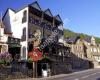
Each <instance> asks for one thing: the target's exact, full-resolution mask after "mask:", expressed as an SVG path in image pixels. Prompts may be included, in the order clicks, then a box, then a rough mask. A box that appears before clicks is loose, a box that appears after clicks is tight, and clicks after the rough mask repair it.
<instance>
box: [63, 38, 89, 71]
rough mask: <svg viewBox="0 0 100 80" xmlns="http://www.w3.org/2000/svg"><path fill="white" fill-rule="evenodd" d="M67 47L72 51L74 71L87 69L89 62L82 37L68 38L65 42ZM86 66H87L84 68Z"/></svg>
mask: <svg viewBox="0 0 100 80" xmlns="http://www.w3.org/2000/svg"><path fill="white" fill-rule="evenodd" d="M65 44H66V46H68V47H70V48H71V49H70V50H71V51H70V52H71V64H72V68H73V69H87V68H89V67H88V66H89V65H88V60H87V54H86V48H85V46H84V42H83V40H82V39H81V38H80V36H76V37H71V38H67V39H66V40H65ZM84 65H85V66H84Z"/></svg>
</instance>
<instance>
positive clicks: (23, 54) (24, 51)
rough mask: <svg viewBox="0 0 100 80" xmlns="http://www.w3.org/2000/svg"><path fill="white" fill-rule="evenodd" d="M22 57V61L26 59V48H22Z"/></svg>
mask: <svg viewBox="0 0 100 80" xmlns="http://www.w3.org/2000/svg"><path fill="white" fill-rule="evenodd" d="M22 57H23V59H25V58H26V47H25V46H24V47H23V48H22Z"/></svg>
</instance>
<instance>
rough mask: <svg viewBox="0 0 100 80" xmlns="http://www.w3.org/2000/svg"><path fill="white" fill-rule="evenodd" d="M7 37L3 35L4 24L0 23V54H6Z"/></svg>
mask: <svg viewBox="0 0 100 80" xmlns="http://www.w3.org/2000/svg"><path fill="white" fill-rule="evenodd" d="M6 42H7V35H6V34H4V24H3V23H2V21H0V53H4V52H8V44H7V43H6Z"/></svg>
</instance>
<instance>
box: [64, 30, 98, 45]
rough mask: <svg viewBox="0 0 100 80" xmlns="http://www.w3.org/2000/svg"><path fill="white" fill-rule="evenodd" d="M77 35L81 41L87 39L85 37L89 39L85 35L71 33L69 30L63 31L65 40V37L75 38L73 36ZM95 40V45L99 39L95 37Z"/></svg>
mask: <svg viewBox="0 0 100 80" xmlns="http://www.w3.org/2000/svg"><path fill="white" fill-rule="evenodd" d="M77 35H80V37H81V38H82V39H84V38H87V37H91V36H90V35H87V34H83V33H75V32H73V31H71V30H68V29H64V37H65V38H67V37H75V36H77ZM95 39H96V42H97V43H100V38H98V37H95Z"/></svg>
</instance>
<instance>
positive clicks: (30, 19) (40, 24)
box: [29, 17, 63, 35]
mask: <svg viewBox="0 0 100 80" xmlns="http://www.w3.org/2000/svg"><path fill="white" fill-rule="evenodd" d="M29 22H30V23H32V24H34V25H37V26H40V27H42V28H44V29H47V30H50V31H54V30H55V29H56V30H57V32H58V33H59V34H61V35H63V31H62V30H60V29H58V27H52V25H50V24H47V23H45V22H41V20H38V19H34V18H32V17H29Z"/></svg>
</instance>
